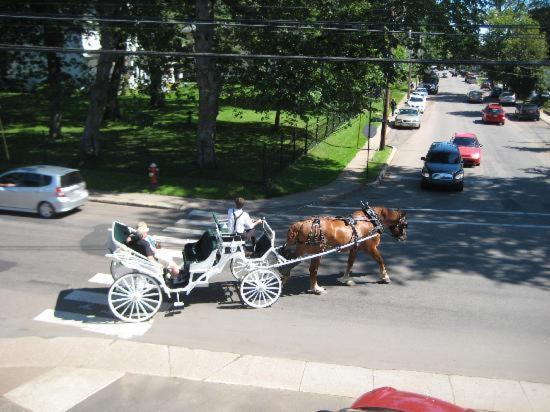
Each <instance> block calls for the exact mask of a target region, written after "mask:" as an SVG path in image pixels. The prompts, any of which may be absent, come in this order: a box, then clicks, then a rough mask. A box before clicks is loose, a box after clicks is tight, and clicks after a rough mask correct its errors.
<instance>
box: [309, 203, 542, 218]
mask: <svg viewBox="0 0 550 412" xmlns="http://www.w3.org/2000/svg"><path fill="white" fill-rule="evenodd" d="M306 207H311V208H316V209H338V210H350V209H354V208H353V207H346V206H316V205H306ZM398 209H399V210H405V211H407V212H433V213H479V214H488V215H511V216H550V213H542V212H513V211H510V212H506V211H500V210H474V209H428V208H414V207H408V208H405V207H400V208H398Z"/></svg>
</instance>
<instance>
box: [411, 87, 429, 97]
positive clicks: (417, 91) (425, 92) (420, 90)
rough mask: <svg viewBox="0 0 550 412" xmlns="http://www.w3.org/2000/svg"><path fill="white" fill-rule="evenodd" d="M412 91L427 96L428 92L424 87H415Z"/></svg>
mask: <svg viewBox="0 0 550 412" xmlns="http://www.w3.org/2000/svg"><path fill="white" fill-rule="evenodd" d="M414 93H419V94H422V95H424V97H428V94H429V93H428V89H426V88H425V87H417V88H416V90H415V91H414Z"/></svg>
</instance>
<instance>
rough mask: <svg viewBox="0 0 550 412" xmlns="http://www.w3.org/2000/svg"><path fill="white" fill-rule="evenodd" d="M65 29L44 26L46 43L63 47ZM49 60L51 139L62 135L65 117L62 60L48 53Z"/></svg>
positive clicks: (54, 54)
mask: <svg viewBox="0 0 550 412" xmlns="http://www.w3.org/2000/svg"><path fill="white" fill-rule="evenodd" d="M63 40H64V36H63V31H62V30H61V28H60V27H59V26H56V25H46V26H45V27H44V45H45V46H49V47H63ZM47 62H48V80H47V81H48V93H47V95H48V100H49V104H50V119H49V133H48V138H49V139H50V140H56V139H58V138H59V137H61V120H62V118H63V111H62V110H63V86H62V78H61V77H62V76H61V74H62V73H61V60H60V59H59V55H58V54H57V53H48V54H47Z"/></svg>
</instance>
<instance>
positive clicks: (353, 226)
mask: <svg viewBox="0 0 550 412" xmlns="http://www.w3.org/2000/svg"><path fill="white" fill-rule="evenodd" d="M351 218H352V219H349V218H344V217H332V216H319V217H309V218H307V219H304V220H301V221H299V222H296V223H293V224H292V225H291V226H290V228H289V229H288V233H287V241H286V244H285V246H284V247H283V250H282V253H283V256H284V257H285V258H287V259H296V258H299V257H300V256H304V255H307V254H317V253H320V252H323V251H326V250H329V249H332V248H336V247H338V246H342V245H346V244H348V243H351V242H355V241H356V240H358V239H361V238H364V237H366V236H369V235H372V234H374V235H375V236H373V237H372V238H370V239H368V240H365V241H363V242H359V243H357V244H353V245H351V246H349V247H346V248H344V249H342V251H345V250H349V257H348V265H347V268H346V271H345V272H344V275H343V277H342V278H340V280H341V281H342V282H343V283H345V284H347V285H349V286H351V285H353V284H354V282H353V280H352V279H351V278H350V276H349V275H350V272H351V268H352V267H353V263H354V262H355V258H356V257H357V252H359V251H360V250H361V251H363V252H365V253H366V254H368V255H370V256H372V257H373V258H374V260H376V262H377V263H378V265H379V266H380V281H379V282H380V283H390V277H389V275H388V271H387V269H386V266H385V265H384V259H382V255H380V252H379V251H378V245H379V244H380V241H381V232H382V231H383V229H387V230H389V232H390V233H391V234H392V236H393V237H394V238H396V239H397V240H399V241H404V240H406V238H407V218H406V213H405V212H402V211H400V210H392V209H389V208H387V207H383V206H375V207H369V206H366V207H363V209H362V210H358V211H355V212H353V214H352V215H351ZM320 262H321V257H316V258H313V259H311V261H310V265H309V277H310V286H311V291H312V292H314V293H317V294H319V293H325V288H322V287H320V286H319V285H318V283H317V270H318V269H319V264H320ZM297 264H298V263H296V264H292V265H289V266H287V267H283V268H282V269H281V274H282V275H283V283H286V282H287V281H288V279H289V278H290V271H291V269H292V268H293V267H294V266H296V265H297Z"/></svg>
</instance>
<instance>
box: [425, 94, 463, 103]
mask: <svg viewBox="0 0 550 412" xmlns="http://www.w3.org/2000/svg"><path fill="white" fill-rule="evenodd" d="M465 99H466V96H465V95H464V94H462V93H446V92H442V93H439V94H434V95H431V96H430V98H429V100H430V101H433V102H447V103H463V102H464V100H465Z"/></svg>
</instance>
